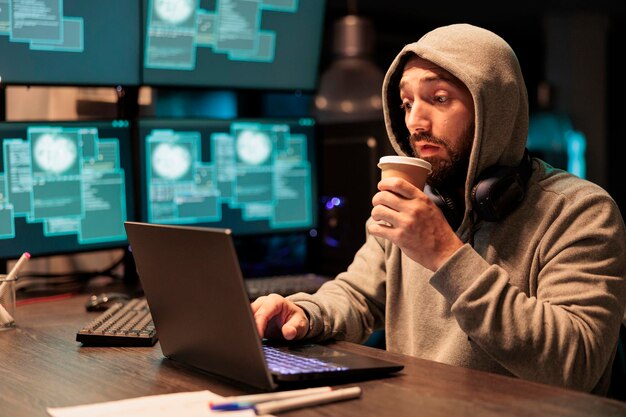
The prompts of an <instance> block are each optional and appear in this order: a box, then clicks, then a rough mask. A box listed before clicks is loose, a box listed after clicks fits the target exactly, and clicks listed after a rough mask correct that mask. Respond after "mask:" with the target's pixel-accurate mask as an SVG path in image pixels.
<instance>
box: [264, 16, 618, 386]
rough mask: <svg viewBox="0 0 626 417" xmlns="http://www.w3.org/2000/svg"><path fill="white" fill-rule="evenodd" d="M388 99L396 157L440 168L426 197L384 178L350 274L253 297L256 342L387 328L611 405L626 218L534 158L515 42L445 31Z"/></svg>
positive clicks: (593, 191)
mask: <svg viewBox="0 0 626 417" xmlns="http://www.w3.org/2000/svg"><path fill="white" fill-rule="evenodd" d="M383 103H384V115H385V122H386V125H387V131H388V134H389V138H390V140H391V143H392V144H393V147H394V148H395V150H396V152H397V153H398V154H400V155H410V156H419V157H421V158H423V159H426V160H428V161H429V162H431V164H432V165H433V172H432V173H431V175H430V176H429V178H428V180H427V183H428V189H427V190H426V193H425V192H422V191H421V190H419V189H417V188H415V187H413V186H412V185H411V184H409V183H408V182H405V181H403V180H401V179H385V180H382V181H380V182H379V184H378V189H379V192H378V193H377V194H376V195H375V196H374V197H373V200H372V201H373V206H374V207H373V209H372V216H371V218H370V219H369V220H368V222H367V225H366V226H367V239H366V242H365V244H364V245H363V247H362V248H361V249H360V250H359V251H358V252H357V254H356V256H355V258H354V261H353V262H352V264H351V265H350V266H349V268H348V270H347V271H346V272H343V273H341V274H339V275H338V276H337V277H336V279H334V280H332V281H331V282H328V283H327V284H325V285H324V286H322V288H321V289H320V290H319V291H318V292H317V293H315V294H313V295H309V294H304V293H299V294H294V295H292V296H289V297H287V298H282V297H280V296H278V295H275V294H272V295H269V296H266V297H261V298H259V299H257V300H255V301H254V302H253V303H252V310H253V312H254V315H255V320H256V322H257V327H258V330H259V334H260V335H262V336H265V337H270V338H281V337H282V338H285V339H289V340H292V339H301V338H307V339H309V338H310V339H314V340H325V339H330V338H335V339H344V340H350V341H354V342H362V341H364V340H366V339H367V337H368V336H369V335H370V334H371V333H372V332H373V331H374V330H377V329H384V330H385V335H386V347H387V349H388V350H389V351H392V352H400V353H404V354H408V355H413V356H417V357H421V358H425V359H430V360H434V361H439V362H444V363H448V364H452V365H457V366H465V367H469V368H474V369H479V370H484V371H490V372H496V373H500V374H504V375H509V376H517V377H520V378H524V379H528V380H532V381H537V382H541V383H546V384H553V385H558V386H563V387H567V388H573V389H578V390H583V391H588V392H594V393H598V394H605V393H606V392H607V389H608V384H609V382H610V373H611V364H612V361H613V358H614V356H615V351H616V346H617V340H618V334H619V329H620V325H621V321H622V318H623V316H624V309H625V305H626V230H625V227H624V222H623V220H622V218H621V215H620V212H619V209H618V208H617V206H616V204H615V202H614V201H613V200H612V199H611V197H610V196H609V195H608V194H607V193H606V192H605V191H604V190H603V189H601V188H600V187H598V186H596V185H594V184H593V183H591V182H588V181H585V180H582V179H580V178H578V177H575V176H573V175H571V174H569V173H567V172H565V171H562V170H558V169H554V168H552V167H550V166H549V165H547V164H546V163H544V162H543V161H541V160H539V159H535V158H532V159H531V158H529V157H527V155H526V154H525V145H526V139H527V134H528V98H527V91H526V86H525V84H524V80H523V77H522V74H521V70H520V67H519V63H518V61H517V57H516V56H515V53H514V52H513V50H512V49H511V48H510V46H509V45H508V44H507V43H506V42H505V41H504V40H503V39H501V38H500V37H499V36H497V35H495V34H494V33H492V32H490V31H487V30H485V29H481V28H478V27H475V26H471V25H467V24H456V25H450V26H445V27H441V28H438V29H435V30H433V31H431V32H429V33H427V34H426V35H424V36H423V37H422V38H421V39H420V40H419V41H418V42H416V43H412V44H409V45H407V46H406V47H405V48H404V49H403V50H402V51H401V52H400V54H399V55H398V56H397V57H396V59H395V60H394V61H393V63H392V64H391V67H390V68H389V71H388V72H387V75H386V77H385V80H384V84H383ZM437 196H438V197H437ZM436 201H443V202H445V203H447V204H443V205H442V204H439V205H438V204H435V203H436ZM449 206H456V208H452V209H451V208H450V207H449ZM439 207H447V208H446V209H444V210H441V209H440V208H439ZM455 216H456V217H458V223H457V224H453V225H452V226H451V225H450V223H453V222H452V220H451V219H452V218H453V217H455ZM381 220H382V221H385V222H387V223H388V224H389V225H390V226H385V225H382V224H381V222H380V221H381Z"/></svg>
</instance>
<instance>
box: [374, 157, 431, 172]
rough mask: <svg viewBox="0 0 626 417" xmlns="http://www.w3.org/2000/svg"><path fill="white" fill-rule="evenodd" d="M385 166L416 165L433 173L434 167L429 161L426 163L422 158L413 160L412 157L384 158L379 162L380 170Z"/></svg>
mask: <svg viewBox="0 0 626 417" xmlns="http://www.w3.org/2000/svg"><path fill="white" fill-rule="evenodd" d="M385 164H404V165H414V166H418V167H422V168H426V169H427V170H428V171H432V169H433V167H432V165H431V164H430V162H428V161H424V160H423V159H420V158H413V157H410V156H398V155H391V156H383V157H381V158H380V161H378V168H382V166H383V165H385Z"/></svg>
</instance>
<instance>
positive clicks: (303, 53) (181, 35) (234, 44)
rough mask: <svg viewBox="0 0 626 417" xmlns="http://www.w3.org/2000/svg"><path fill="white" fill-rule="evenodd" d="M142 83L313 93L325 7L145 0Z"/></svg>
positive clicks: (294, 2)
mask: <svg viewBox="0 0 626 417" xmlns="http://www.w3.org/2000/svg"><path fill="white" fill-rule="evenodd" d="M143 5H144V20H143V21H144V62H143V83H144V84H146V85H152V86H200V87H224V88H244V89H245V88H249V89H279V90H284V89H296V90H312V89H314V88H315V86H316V84H317V76H318V66H319V56H320V49H321V48H320V45H321V40H322V34H323V18H324V8H325V1H324V0H143Z"/></svg>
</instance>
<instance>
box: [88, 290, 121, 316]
mask: <svg viewBox="0 0 626 417" xmlns="http://www.w3.org/2000/svg"><path fill="white" fill-rule="evenodd" d="M129 299H130V296H128V295H127V294H123V293H120V292H104V293H100V294H92V295H91V297H89V299H88V300H87V303H86V304H85V308H86V309H87V311H104V310H106V309H108V308H109V307H111V306H112V305H113V304H115V303H116V302H118V301H127V300H129Z"/></svg>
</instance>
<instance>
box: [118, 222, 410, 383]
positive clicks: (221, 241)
mask: <svg viewBox="0 0 626 417" xmlns="http://www.w3.org/2000/svg"><path fill="white" fill-rule="evenodd" d="M124 225H125V227H126V233H127V235H128V240H129V242H130V246H131V251H132V254H133V256H134V258H135V264H136V267H137V273H138V274H139V279H140V281H141V284H142V287H143V290H144V293H145V296H146V299H147V301H148V306H149V308H150V312H151V314H152V319H153V321H154V324H155V327H156V330H157V333H158V335H159V341H160V343H161V350H162V351H163V355H165V356H166V357H168V358H170V359H172V360H175V361H178V362H182V363H185V364H187V365H191V366H194V367H196V368H199V369H202V370H204V371H207V372H209V373H212V374H215V375H218V376H221V377H223V378H227V379H229V380H233V381H237V382H240V383H244V384H246V385H250V386H254V387H257V388H260V389H263V390H274V389H277V388H279V387H280V386H281V384H286V383H295V382H299V383H302V381H305V382H309V383H311V384H313V382H314V380H318V381H324V383H326V384H332V383H333V380H334V381H336V382H337V383H339V382H342V380H345V378H347V377H359V378H364V377H367V378H369V377H376V376H382V375H384V374H389V373H392V372H397V371H399V370H401V369H402V368H403V366H402V365H400V364H397V363H391V362H388V361H383V360H380V359H375V358H371V357H368V356H365V355H357V354H354V353H349V352H344V351H341V350H335V349H330V348H328V347H326V346H323V345H317V344H302V343H298V344H283V345H282V346H277V347H276V349H278V350H279V351H280V352H282V353H283V354H284V353H287V354H288V355H293V356H290V357H289V359H288V361H287V362H288V363H291V362H296V359H297V358H296V356H298V357H303V358H305V359H304V360H305V361H308V362H312V361H315V362H317V361H329V362H330V365H329V366H328V367H326V369H325V370H309V371H305V372H298V373H294V372H293V371H290V370H283V371H282V372H279V371H278V370H275V369H273V370H271V371H270V369H269V366H268V362H267V361H266V354H267V351H266V349H268V347H267V344H265V343H262V340H261V338H260V337H259V336H258V333H257V329H256V325H255V322H254V318H253V315H252V310H251V309H250V301H249V299H248V294H247V293H246V289H245V286H244V280H243V277H242V275H241V271H240V268H239V263H238V259H237V254H236V252H235V248H234V245H233V241H232V236H231V233H230V230H229V229H212V228H201V227H190V226H173V225H157V224H149V223H137V222H125V224H124ZM270 349H271V348H270Z"/></svg>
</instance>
